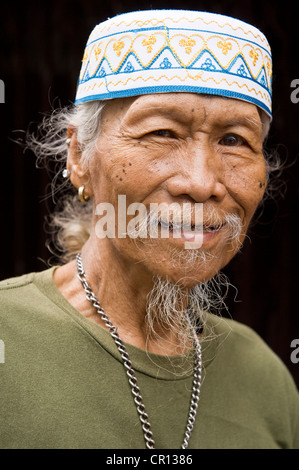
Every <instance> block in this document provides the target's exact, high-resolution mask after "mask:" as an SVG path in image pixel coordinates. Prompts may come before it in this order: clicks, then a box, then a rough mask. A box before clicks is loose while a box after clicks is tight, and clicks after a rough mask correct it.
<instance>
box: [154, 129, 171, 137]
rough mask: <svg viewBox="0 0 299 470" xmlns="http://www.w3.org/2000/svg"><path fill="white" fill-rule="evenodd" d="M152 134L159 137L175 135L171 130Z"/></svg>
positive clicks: (161, 130) (159, 130) (162, 130)
mask: <svg viewBox="0 0 299 470" xmlns="http://www.w3.org/2000/svg"><path fill="white" fill-rule="evenodd" d="M151 134H153V135H156V136H158V137H174V133H173V132H172V131H170V130H169V129H158V130H156V131H153V132H151Z"/></svg>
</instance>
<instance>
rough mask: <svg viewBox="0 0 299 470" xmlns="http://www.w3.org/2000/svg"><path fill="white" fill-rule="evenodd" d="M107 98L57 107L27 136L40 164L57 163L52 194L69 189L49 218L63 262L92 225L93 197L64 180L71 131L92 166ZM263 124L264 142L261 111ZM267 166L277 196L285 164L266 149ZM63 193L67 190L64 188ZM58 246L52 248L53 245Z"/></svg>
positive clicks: (265, 126) (83, 160)
mask: <svg viewBox="0 0 299 470" xmlns="http://www.w3.org/2000/svg"><path fill="white" fill-rule="evenodd" d="M105 103H106V102H105V101H92V102H86V103H81V104H78V105H72V106H71V107H64V108H60V109H56V110H54V111H53V112H52V113H51V114H50V115H49V116H45V117H44V119H43V121H42V122H41V124H40V125H39V127H38V136H37V137H36V135H34V134H29V133H28V135H27V144H26V145H27V148H29V149H30V150H32V151H33V152H34V154H35V155H36V158H37V165H38V166H40V165H43V166H48V162H50V161H52V162H53V161H54V162H55V175H54V178H53V181H52V194H53V195H55V194H56V193H57V192H59V191H62V190H65V189H67V192H68V194H67V195H65V194H64V195H63V197H62V198H61V203H60V204H58V208H57V210H56V211H55V212H54V213H53V214H52V215H51V216H50V218H49V219H48V224H49V229H50V230H49V233H50V234H51V235H52V238H51V240H50V241H49V243H48V248H49V249H50V251H52V252H53V253H54V254H55V256H56V257H58V258H59V259H60V261H61V262H67V261H70V260H72V259H74V258H75V256H76V254H77V253H78V252H80V251H81V248H82V246H83V245H84V243H85V242H86V241H87V239H88V238H89V235H90V232H91V228H92V210H93V207H92V200H89V201H88V202H87V203H86V204H84V205H83V204H82V203H81V202H80V201H79V200H78V197H77V194H75V193H74V190H73V189H74V188H72V185H71V183H70V182H69V181H67V182H65V181H64V182H63V183H61V178H60V176H61V174H62V171H63V169H64V168H65V166H66V160H67V154H68V146H67V130H68V128H69V127H71V128H73V129H74V131H75V132H76V134H77V140H78V145H79V149H80V151H81V164H82V165H83V167H84V166H85V167H86V168H87V167H88V163H89V161H90V159H91V158H92V155H93V152H94V150H95V146H96V141H97V139H98V137H99V133H100V130H101V117H102V110H103V108H104V106H105ZM260 115H261V119H262V123H263V134H264V142H265V141H266V138H267V135H268V131H269V126H270V123H269V118H268V117H267V116H266V114H265V113H264V112H262V111H261V112H260ZM264 155H265V159H266V166H267V175H268V185H267V194H268V195H271V196H273V186H272V185H271V184H269V181H270V175H271V174H272V173H274V172H275V173H277V172H279V171H280V168H281V165H280V161H279V158H278V155H277V153H276V152H271V153H270V154H268V153H267V152H266V151H265V152H264ZM62 192H63V191H62ZM51 244H52V245H53V247H54V248H52V245H51Z"/></svg>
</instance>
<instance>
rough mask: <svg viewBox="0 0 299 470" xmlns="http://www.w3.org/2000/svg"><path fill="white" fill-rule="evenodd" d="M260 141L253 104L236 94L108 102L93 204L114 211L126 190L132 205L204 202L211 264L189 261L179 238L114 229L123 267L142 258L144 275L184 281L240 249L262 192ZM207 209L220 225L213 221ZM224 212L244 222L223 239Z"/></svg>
mask: <svg viewBox="0 0 299 470" xmlns="http://www.w3.org/2000/svg"><path fill="white" fill-rule="evenodd" d="M262 140H263V137H262V123H261V119H260V116H259V113H258V110H257V108H256V106H254V105H252V104H250V103H246V102H243V101H240V100H234V99H223V98H221V97H208V96H204V95H197V94H191V93H165V94H152V95H143V96H140V97H137V98H126V99H117V100H113V101H111V102H109V103H107V105H106V107H105V108H104V111H103V118H102V128H101V132H100V136H99V139H98V142H97V152H96V153H95V156H94V158H93V160H92V162H91V163H90V167H89V172H90V185H91V189H92V192H93V195H94V201H95V205H97V204H99V203H101V202H105V203H112V204H113V205H114V206H115V208H117V204H118V196H119V195H125V196H126V204H127V207H128V206H129V205H130V204H132V203H136V202H137V203H142V204H144V205H145V206H146V207H147V208H149V207H150V204H152V203H156V204H161V203H167V204H172V203H179V204H180V205H181V206H182V205H183V204H184V203H190V204H191V206H192V207H195V203H202V204H203V210H204V212H203V226H204V233H203V243H202V246H201V248H199V250H200V251H201V252H204V253H206V254H208V258H207V260H208V261H207V262H206V263H204V262H203V261H202V260H201V258H198V260H197V262H195V263H190V259H189V257H188V256H184V255H185V254H186V248H185V246H186V245H185V242H186V238H184V236H183V235H182V237H180V238H175V237H173V236H169V237H168V238H161V237H158V238H155V239H152V238H150V237H148V238H143V239H142V240H139V239H132V238H130V237H126V238H117V231H116V238H110V239H107V240H106V241H105V243H108V244H109V246H110V248H112V249H113V250H112V252H113V253H114V254H115V256H118V257H119V259H121V260H122V262H124V263H127V265H128V269H130V266H133V265H135V266H136V263H138V266H139V269H141V268H143V269H144V272H146V273H148V274H150V275H153V274H156V275H157V274H158V275H162V276H164V277H165V276H168V277H169V278H170V279H171V280H172V281H174V282H177V281H180V282H181V283H183V284H184V285H186V286H187V285H188V286H191V285H194V284H197V283H198V282H201V281H205V280H207V279H210V278H212V277H213V276H214V275H215V274H216V273H217V272H218V271H219V270H220V269H221V268H223V267H224V266H225V265H226V264H227V263H228V262H229V261H230V259H231V258H232V257H233V256H234V255H235V253H236V252H237V251H238V249H239V248H240V245H241V243H242V241H243V239H244V237H245V234H246V230H247V228H248V225H249V223H250V220H251V218H252V216H253V214H254V212H255V210H256V208H257V206H258V204H259V202H260V201H261V199H262V197H263V194H264V191H265V186H266V169H265V161H264V157H263V153H262ZM212 210H213V211H214V213H216V214H217V215H218V216H219V219H220V221H221V223H219V220H217V221H215V223H214V224H213V220H211V217H210V215H209V214H210V213H211V211H212ZM226 213H227V214H230V215H235V216H238V217H239V218H240V219H241V222H242V234H241V237H240V238H239V240H238V242H237V243H236V241H233V240H232V239H231V238H228V226H227V224H226V222H225V218H224V214H226ZM213 217H214V216H213ZM96 221H97V217H95V223H96ZM116 221H117V218H116ZM215 227H216V229H215ZM189 235H190V234H189ZM191 251H192V250H191Z"/></svg>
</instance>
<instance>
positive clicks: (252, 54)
mask: <svg viewBox="0 0 299 470" xmlns="http://www.w3.org/2000/svg"><path fill="white" fill-rule="evenodd" d="M249 55H250V57H251V58H252V59H253V65H256V61H257V60H258V58H259V53H258V52H257V50H254V49H251V51H250V52H249Z"/></svg>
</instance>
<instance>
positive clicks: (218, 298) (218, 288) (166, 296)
mask: <svg viewBox="0 0 299 470" xmlns="http://www.w3.org/2000/svg"><path fill="white" fill-rule="evenodd" d="M229 286H230V283H229V280H228V278H227V277H226V276H225V275H224V274H223V273H218V274H217V275H216V276H215V277H214V278H213V279H211V280H209V281H207V282H204V283H201V284H198V285H196V286H194V287H192V288H191V289H187V288H186V287H184V286H181V285H179V284H173V283H172V282H171V281H170V280H169V279H167V278H166V279H165V278H162V277H161V276H155V277H154V286H153V289H152V290H151V292H150V293H149V294H148V299H147V300H148V302H147V315H146V324H147V328H148V332H147V333H148V339H149V340H151V341H153V342H155V341H157V342H159V340H161V339H162V338H163V340H164V341H165V337H167V338H169V340H168V343H172V344H168V346H171V347H172V350H174V351H175V350H177V353H178V354H180V353H181V352H182V351H185V350H188V349H189V348H190V345H192V343H193V341H194V330H195V331H196V332H197V333H200V332H201V331H202V330H203V329H204V328H205V324H206V320H207V314H208V313H214V314H219V313H220V311H221V310H222V309H223V308H225V309H226V305H225V302H224V299H225V296H226V294H227V291H228V288H229ZM174 343H175V344H174ZM166 344H167V342H166ZM175 345H176V346H177V348H176V349H173V346H175Z"/></svg>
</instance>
